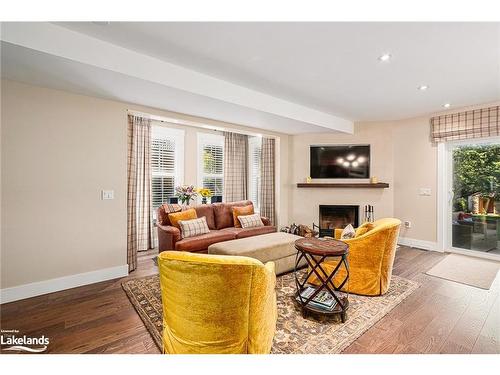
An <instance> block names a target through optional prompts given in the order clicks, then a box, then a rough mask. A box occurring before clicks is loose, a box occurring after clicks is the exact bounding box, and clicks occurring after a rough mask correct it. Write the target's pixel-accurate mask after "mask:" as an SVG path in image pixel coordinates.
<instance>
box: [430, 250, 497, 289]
mask: <svg viewBox="0 0 500 375" xmlns="http://www.w3.org/2000/svg"><path fill="white" fill-rule="evenodd" d="M499 269H500V262H495V261H490V260H486V259H479V258H474V257H470V256H465V255H458V254H450V255H447V256H446V257H445V258H444V259H443V260H442V261H441V262H439V263H438V264H436V265H435V266H434V267H432V268H431V269H430V270H429V271H427V272H426V274H427V275H430V276H435V277H439V278H441V279H446V280H451V281H455V282H457V283H461V284H466V285H471V286H474V287H476V288H481V289H490V287H491V284H493V281H494V280H495V277H496V276H497V273H498V270H499Z"/></svg>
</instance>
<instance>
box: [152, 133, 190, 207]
mask: <svg viewBox="0 0 500 375" xmlns="http://www.w3.org/2000/svg"><path fill="white" fill-rule="evenodd" d="M183 153H184V132H183V131H182V130H177V129H169V128H166V127H164V126H154V127H153V131H152V136H151V190H152V205H153V210H154V211H153V212H155V211H156V208H158V207H159V206H161V205H162V204H163V203H168V201H169V199H170V198H172V197H174V189H175V186H177V185H180V184H181V182H182V164H183V157H182V155H183Z"/></svg>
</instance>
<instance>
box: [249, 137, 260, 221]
mask: <svg viewBox="0 0 500 375" xmlns="http://www.w3.org/2000/svg"><path fill="white" fill-rule="evenodd" d="M261 154H262V138H260V137H248V199H250V200H251V201H252V202H253V206H254V209H255V212H259V211H260V157H261Z"/></svg>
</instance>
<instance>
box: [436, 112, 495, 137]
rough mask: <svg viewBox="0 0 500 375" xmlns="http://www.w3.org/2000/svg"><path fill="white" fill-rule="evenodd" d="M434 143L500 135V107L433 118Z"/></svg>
mask: <svg viewBox="0 0 500 375" xmlns="http://www.w3.org/2000/svg"><path fill="white" fill-rule="evenodd" d="M430 122H431V138H432V141H433V142H445V141H455V140H458V139H471V138H483V137H492V136H499V135H500V106H496V107H489V108H481V109H476V110H473V111H466V112H459V113H453V114H450V115H443V116H437V117H433V118H431V121H430Z"/></svg>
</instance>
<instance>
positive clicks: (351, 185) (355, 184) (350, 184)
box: [297, 182, 389, 189]
mask: <svg viewBox="0 0 500 375" xmlns="http://www.w3.org/2000/svg"><path fill="white" fill-rule="evenodd" d="M297 187H298V188H358V189H363V188H370V189H387V188H388V187H389V184H388V183H386V182H377V183H376V184H373V183H371V182H312V183H310V184H308V183H303V182H299V183H297Z"/></svg>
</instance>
